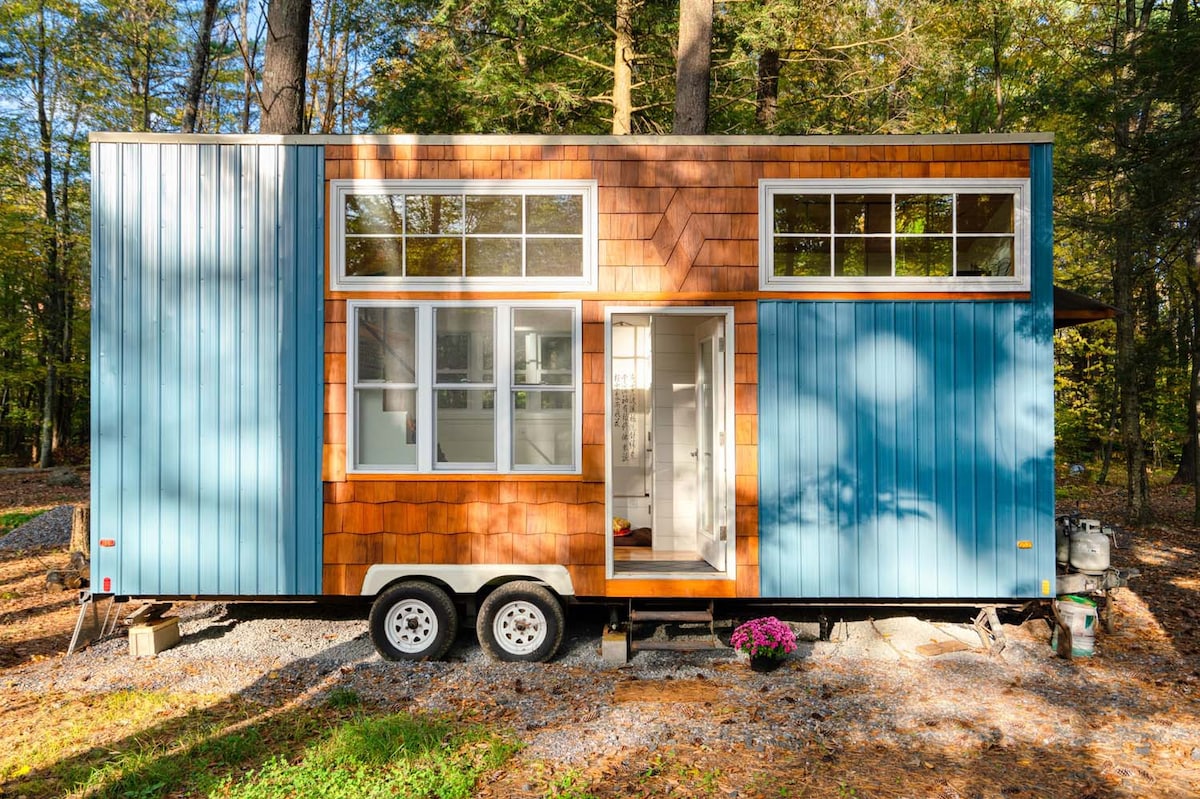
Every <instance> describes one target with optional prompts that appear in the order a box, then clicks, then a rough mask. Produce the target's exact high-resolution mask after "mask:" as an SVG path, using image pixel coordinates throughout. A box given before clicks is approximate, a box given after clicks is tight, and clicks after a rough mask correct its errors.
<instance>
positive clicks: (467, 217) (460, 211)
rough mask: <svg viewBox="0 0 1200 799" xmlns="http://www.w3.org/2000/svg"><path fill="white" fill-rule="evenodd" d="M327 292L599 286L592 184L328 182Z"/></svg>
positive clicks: (424, 181)
mask: <svg viewBox="0 0 1200 799" xmlns="http://www.w3.org/2000/svg"><path fill="white" fill-rule="evenodd" d="M330 209H331V216H332V219H331V224H330V231H331V239H330V245H331V246H330V260H331V269H330V275H331V287H332V288H333V289H334V290H335V291H355V290H371V289H383V290H387V289H392V290H396V289H401V290H418V291H423V290H447V289H449V290H463V289H466V290H471V291H504V290H512V289H520V290H521V291H564V290H578V289H591V288H595V285H596V235H595V226H596V183H595V181H578V180H575V181H569V180H555V181H529V180H503V181H501V180H495V181H482V180H481V181H429V180H333V181H330Z"/></svg>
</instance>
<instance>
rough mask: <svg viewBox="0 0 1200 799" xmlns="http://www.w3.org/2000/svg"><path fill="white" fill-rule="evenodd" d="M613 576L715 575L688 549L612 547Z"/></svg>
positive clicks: (700, 558) (697, 553) (709, 566)
mask: <svg viewBox="0 0 1200 799" xmlns="http://www.w3.org/2000/svg"><path fill="white" fill-rule="evenodd" d="M613 573H614V574H688V575H693V574H717V573H718V572H717V570H716V569H714V568H713V566H712V564H711V563H708V562H707V561H705V560H704V558H702V557H700V553H699V552H696V551H695V550H689V549H682V550H680V549H654V548H653V547H613Z"/></svg>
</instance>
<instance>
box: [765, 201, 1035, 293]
mask: <svg viewBox="0 0 1200 799" xmlns="http://www.w3.org/2000/svg"><path fill="white" fill-rule="evenodd" d="M858 193H859V192H857V191H856V192H849V191H841V192H833V193H831V194H830V195H829V232H828V233H820V234H818V233H783V232H774V234H773V235H774V237H775V238H781V239H815V240H819V241H828V242H829V244H830V256H829V274H828V275H827V277H840V275H838V274H837V272H836V269H837V257H838V253H839V250H838V241H839V240H840V241H848V240H850V239H888V240H890V242H891V246H890V250H891V270H892V271H891V275H890V277H901V278H903V277H905V276H904V275H897V274H896V242H897V241H901V240H904V239H912V240H916V241H919V240H922V239H931V238H933V239H936V238H946V239H949V240H950V243H951V247H950V256H951V263H952V272H951V274H952V275H955V276H957V275H958V240H959V239H960V238H972V239H975V238H994V239H1013V238H1014V237H1015V235H1016V233H1015V231H1010V232H1005V233H989V232H974V231H960V230H959V229H958V198H959V196H960V195H962V194H967V193H968V192H948V193H947V194H949V196H950V200H951V208H950V222H951V229H950V230H949V231H946V232H942V233H939V232H934V233H901V232H900V231H898V230H897V229H896V198H897V197H901V196H907V195H909V194H911V192H891V193H890V194H889V195H888V196H889V198H890V205H891V208H890V212H891V231H889V232H887V233H859V232H851V233H839V232H838V231H837V230H835V221H836V219H837V210H836V208H837V198H838V197H839V196H846V195H848V194H858ZM799 194H800V193H799V192H796V193H795V194H794V195H793V194H792V193H783V192H780V193H777V194H775V195H774V196H776V197H779V196H798V195H799ZM771 210H772V212H773V211H774V205H773V204H772V209H771Z"/></svg>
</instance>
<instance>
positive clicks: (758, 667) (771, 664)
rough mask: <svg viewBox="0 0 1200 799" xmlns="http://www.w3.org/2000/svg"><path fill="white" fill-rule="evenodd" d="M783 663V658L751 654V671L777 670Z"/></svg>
mask: <svg viewBox="0 0 1200 799" xmlns="http://www.w3.org/2000/svg"><path fill="white" fill-rule="evenodd" d="M782 665H783V660H782V659H781V658H773V657H771V656H770V655H751V656H750V670H751V671H757V672H760V673H766V672H768V671H775V669H777V668H779V667H780V666H782Z"/></svg>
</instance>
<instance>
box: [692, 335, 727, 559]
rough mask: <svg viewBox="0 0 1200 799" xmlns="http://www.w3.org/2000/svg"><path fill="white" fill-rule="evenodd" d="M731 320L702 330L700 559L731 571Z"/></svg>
mask: <svg viewBox="0 0 1200 799" xmlns="http://www.w3.org/2000/svg"><path fill="white" fill-rule="evenodd" d="M725 393H726V392H725V324H724V320H723V319H710V320H708V321H706V322H704V323H703V324H701V325H700V326H699V327H697V328H696V460H697V463H696V472H697V486H696V543H697V547H698V549H699V550H700V557H702V558H704V560H706V561H707V562H708V563H709V564H710V565H711V566H712V567H713V568H714V569H716V570H717V571H721V572H723V571H725V551H726V548H727V547H726V540H727V538H728V529H729V525H728V518H727V513H728V508H727V504H726V495H727V491H726V480H727V479H728V476H727V475H726V474H725V440H726V435H725V432H726V431H725V401H726V397H725Z"/></svg>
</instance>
